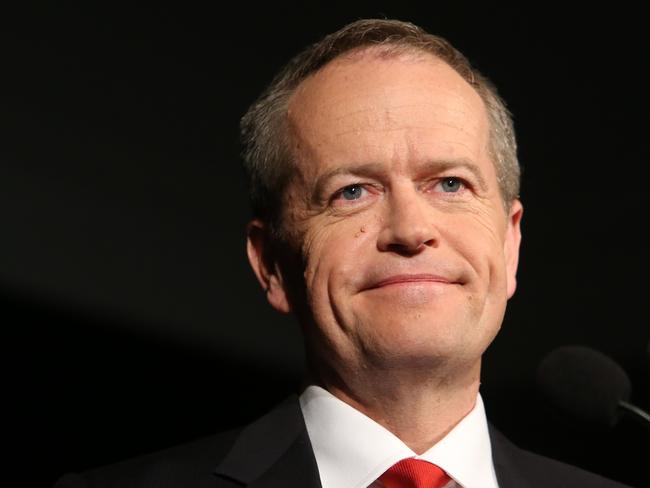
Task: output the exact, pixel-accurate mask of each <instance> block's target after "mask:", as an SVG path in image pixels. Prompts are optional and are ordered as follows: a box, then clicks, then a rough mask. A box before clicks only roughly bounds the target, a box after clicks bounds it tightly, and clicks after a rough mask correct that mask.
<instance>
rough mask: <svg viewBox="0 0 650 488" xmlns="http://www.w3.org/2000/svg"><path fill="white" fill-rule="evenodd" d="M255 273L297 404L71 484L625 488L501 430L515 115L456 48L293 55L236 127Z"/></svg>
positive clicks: (327, 43)
mask: <svg viewBox="0 0 650 488" xmlns="http://www.w3.org/2000/svg"><path fill="white" fill-rule="evenodd" d="M242 134H243V141H244V145H245V152H244V159H245V164H246V168H247V170H248V173H249V176H250V184H251V197H252V202H253V208H254V211H255V218H254V219H253V220H252V221H251V222H250V224H249V226H248V256H249V259H250V262H251V265H252V267H253V269H254V271H255V274H256V276H257V278H258V279H259V282H260V283H261V285H262V286H263V288H264V290H265V291H266V296H267V299H268V301H269V302H270V304H271V305H272V306H273V307H274V308H275V309H277V310H278V311H280V312H283V313H294V314H295V315H296V316H297V317H298V320H299V321H300V324H301V326H302V329H303V332H304V337H305V345H306V353H307V358H308V363H309V374H310V376H309V378H307V385H308V386H307V388H306V389H305V391H304V392H303V393H302V394H301V396H300V398H299V399H296V398H293V399H289V400H287V402H285V403H284V404H282V405H280V406H279V407H278V408H277V409H275V410H274V411H272V412H270V413H269V414H268V415H266V416H265V417H263V418H262V419H260V420H258V421H256V422H254V423H253V424H251V425H250V426H247V427H246V428H244V429H242V430H241V431H236V432H231V433H227V434H223V435H220V436H215V437H212V438H208V439H204V440H202V441H199V442H196V443H193V444H191V445H188V446H184V447H180V448H174V449H172V450H169V451H166V452H164V453H157V454H153V455H151V456H147V457H144V458H140V459H137V460H133V461H127V462H125V463H121V464H118V465H116V466H112V467H108V468H102V469H100V470H95V471H92V472H90V473H87V474H85V475H82V476H76V475H72V476H69V477H67V478H64V479H63V480H62V481H61V482H60V483H61V484H60V485H59V486H102V487H103V486H120V487H136V486H137V487H146V486H174V487H175V486H179V487H180V486H183V487H204V486H205V487H207V486H222V487H234V486H254V487H312V486H313V487H317V486H322V487H323V488H347V487H349V488H353V487H367V486H372V487H382V486H386V487H389V488H390V487H397V486H418V487H420V486H422V487H424V486H427V487H432V486H436V487H442V486H446V487H463V488H496V487H501V488H505V487H535V486H539V487H542V486H544V487H548V486H567V487H568V486H572V487H573V486H581V487H582V486H589V487H616V486H622V485H620V484H618V483H615V482H612V481H608V480H605V479H603V478H601V477H599V476H596V475H593V474H589V473H586V472H584V471H581V470H578V469H577V468H572V467H569V466H567V465H564V464H561V463H558V462H555V461H552V460H549V459H545V458H542V457H539V456H536V455H534V454H531V453H527V452H524V451H521V450H519V449H518V448H516V447H515V446H513V445H512V444H510V443H509V442H508V441H507V440H505V439H504V438H503V437H502V436H501V435H500V434H499V433H498V432H496V431H495V430H494V429H492V428H491V427H489V426H488V424H487V421H486V419H485V412H484V409H483V404H482V400H481V397H480V395H479V384H480V369H481V357H482V354H483V353H484V351H485V350H486V348H487V347H488V346H489V344H490V343H491V341H492V340H493V339H494V337H495V335H496V334H497V332H498V330H499V328H500V325H501V322H502V319H503V315H504V312H505V308H506V302H507V300H508V299H509V298H510V297H511V296H512V295H513V293H514V291H515V287H516V279H515V275H516V270H517V261H518V252H519V244H520V240H521V233H520V222H521V217H522V212H523V209H522V205H521V203H520V201H519V200H518V188H519V168H518V163H517V158H516V144H515V140H514V133H513V130H512V124H511V120H510V117H509V114H508V112H507V110H506V108H505V106H504V104H503V102H502V101H501V100H500V99H499V97H498V95H497V93H496V91H495V89H494V88H493V87H492V86H491V85H490V83H489V82H488V81H487V80H486V79H485V78H484V77H483V76H481V75H480V74H479V73H478V72H476V71H475V70H474V69H473V68H472V67H471V66H470V65H469V63H468V62H467V61H466V59H465V58H464V57H463V56H462V55H461V54H460V53H458V52H457V51H456V50H455V49H454V48H453V47H451V46H450V45H449V44H448V43H447V42H446V41H444V40H443V39H440V38H437V37H435V36H431V35H429V34H427V33H425V32H424V31H422V30H421V29H419V28H418V27H416V26H414V25H412V24H407V23H402V22H397V21H389V20H367V21H358V22H355V23H353V24H350V25H348V26H346V27H344V28H343V29H341V30H340V31H338V32H336V33H334V34H332V35H330V36H328V37H326V38H325V39H324V40H323V41H321V42H319V43H318V44H316V45H314V46H312V47H310V48H309V49H307V50H306V51H305V52H303V53H301V54H300V55H298V56H297V57H296V58H295V59H294V60H293V61H292V62H291V63H289V65H288V66H287V67H286V68H285V69H284V71H282V72H281V73H280V74H279V75H278V76H277V77H276V78H275V79H274V81H273V82H272V83H271V85H270V87H269V88H268V89H267V91H266V92H265V93H264V94H263V95H262V96H261V97H260V99H259V100H258V101H257V102H256V103H255V104H254V105H253V106H252V107H251V109H250V110H249V112H248V113H247V114H246V115H245V116H244V118H243V120H242Z"/></svg>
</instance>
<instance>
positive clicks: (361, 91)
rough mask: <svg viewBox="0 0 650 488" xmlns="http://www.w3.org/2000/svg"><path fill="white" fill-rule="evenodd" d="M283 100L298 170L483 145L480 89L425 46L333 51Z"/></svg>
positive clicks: (479, 154) (471, 152)
mask: <svg viewBox="0 0 650 488" xmlns="http://www.w3.org/2000/svg"><path fill="white" fill-rule="evenodd" d="M288 108H289V110H288V122H289V128H290V135H291V142H292V149H293V151H294V154H295V155H296V156H297V160H298V166H299V170H300V171H301V172H307V173H311V172H318V171H319V170H322V169H331V168H324V167H325V166H332V165H340V164H363V163H369V162H373V163H376V162H383V161H392V162H396V161H398V160H399V161H401V163H405V162H413V163H415V162H417V161H419V160H424V159H432V158H433V159H436V158H441V159H449V158H464V159H472V160H479V159H484V158H486V157H487V153H488V151H487V146H488V137H489V130H488V121H487V115H486V112H485V106H484V103H483V101H482V100H481V98H480V96H479V95H478V93H476V91H475V90H474V89H473V88H472V87H471V86H470V85H469V84H468V83H467V82H466V81H465V80H464V79H463V78H462V77H461V76H460V75H459V74H458V73H456V71H454V70H453V69H452V68H451V67H450V66H448V65H447V64H446V63H444V62H443V61H441V60H439V59H437V58H435V57H433V56H432V55H429V54H426V53H422V54H417V55H412V54H400V55H395V56H391V57H388V58H387V57H385V56H383V57H382V56H379V55H377V54H373V53H372V52H369V53H362V54H359V53H356V54H355V55H354V56H351V57H344V58H338V59H336V60H334V61H332V62H331V63H329V64H328V65H326V66H325V67H324V68H322V69H321V70H320V71H318V72H317V73H315V74H314V75H312V76H311V77H310V78H308V79H306V80H305V81H303V83H302V84H301V85H300V86H299V87H298V88H297V89H296V91H295V93H294V94H293V96H292V98H291V100H290V102H289V107H288ZM477 162H478V161H477Z"/></svg>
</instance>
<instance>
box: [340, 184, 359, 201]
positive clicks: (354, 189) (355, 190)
mask: <svg viewBox="0 0 650 488" xmlns="http://www.w3.org/2000/svg"><path fill="white" fill-rule="evenodd" d="M362 191H363V187H362V186H361V185H350V186H346V187H345V188H343V190H341V196H342V197H343V198H344V199H346V200H357V199H358V198H360V197H361V192H362Z"/></svg>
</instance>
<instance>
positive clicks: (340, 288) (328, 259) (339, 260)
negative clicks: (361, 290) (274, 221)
mask: <svg viewBox="0 0 650 488" xmlns="http://www.w3.org/2000/svg"><path fill="white" fill-rule="evenodd" d="M374 227H376V226H373V225H372V223H371V222H368V219H361V218H359V219H346V220H342V221H338V222H335V223H326V224H323V225H318V223H315V225H312V226H311V228H310V231H309V232H307V233H306V235H305V239H304V241H303V242H304V245H303V249H302V253H303V257H304V260H305V261H304V262H305V270H304V278H305V284H306V286H307V291H308V293H309V295H310V296H311V297H312V299H313V298H315V297H316V296H317V297H318V299H317V300H320V301H322V300H323V297H324V296H327V297H328V298H329V297H330V296H331V295H338V294H341V293H347V292H348V291H349V290H351V289H353V287H354V286H355V283H357V282H358V279H359V276H360V275H361V273H362V272H363V269H364V264H363V262H364V257H370V256H371V252H370V251H371V247H372V246H375V245H376V244H375V243H376V229H374ZM314 305H315V306H318V305H321V306H322V303H320V304H319V303H314Z"/></svg>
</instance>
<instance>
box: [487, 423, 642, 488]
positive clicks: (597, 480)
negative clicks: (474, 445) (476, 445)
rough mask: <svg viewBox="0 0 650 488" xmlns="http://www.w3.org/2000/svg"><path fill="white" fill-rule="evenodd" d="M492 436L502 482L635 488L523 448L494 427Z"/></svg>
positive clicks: (562, 486) (563, 486)
mask: <svg viewBox="0 0 650 488" xmlns="http://www.w3.org/2000/svg"><path fill="white" fill-rule="evenodd" d="M490 435H491V437H492V447H493V460H494V463H495V468H496V470H497V473H498V474H497V477H499V478H504V479H500V480H499V484H500V485H502V484H503V485H505V486H530V487H540V488H541V487H547V486H553V487H556V488H574V487H576V486H588V487H589V488H631V487H629V486H627V485H624V484H622V483H619V482H617V481H613V480H611V479H608V478H605V477H603V476H600V475H598V474H595V473H591V472H589V471H586V470H584V469H582V468H579V467H577V466H573V465H570V464H567V463H564V462H561V461H558V460H556V459H551V458H549V457H546V456H542V455H540V454H536V453H533V452H531V451H527V450H525V449H521V448H519V447H518V446H516V445H514V444H513V443H512V442H510V441H509V440H508V439H507V438H505V437H504V436H503V434H501V433H499V432H498V431H496V430H494V429H491V432H490ZM499 475H500V476H499ZM524 480H525V481H524ZM502 481H506V482H504V483H502Z"/></svg>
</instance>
